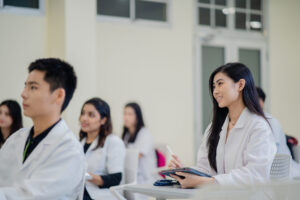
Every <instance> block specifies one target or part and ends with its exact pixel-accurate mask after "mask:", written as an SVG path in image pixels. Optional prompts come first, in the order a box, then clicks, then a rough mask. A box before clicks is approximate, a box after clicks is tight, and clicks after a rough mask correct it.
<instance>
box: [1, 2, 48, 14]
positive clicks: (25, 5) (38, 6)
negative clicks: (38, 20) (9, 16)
mask: <svg viewBox="0 0 300 200" xmlns="http://www.w3.org/2000/svg"><path fill="white" fill-rule="evenodd" d="M0 11H1V12H11V13H21V14H29V15H31V14H41V13H43V11H44V0H0Z"/></svg>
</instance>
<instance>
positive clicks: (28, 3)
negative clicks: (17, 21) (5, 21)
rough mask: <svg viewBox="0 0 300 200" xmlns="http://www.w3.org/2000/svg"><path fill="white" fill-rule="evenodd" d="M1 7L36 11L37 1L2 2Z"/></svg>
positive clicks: (10, 0)
mask: <svg viewBox="0 0 300 200" xmlns="http://www.w3.org/2000/svg"><path fill="white" fill-rule="evenodd" d="M3 5H4V6H16V7H23V8H37V9H38V8H39V0H3Z"/></svg>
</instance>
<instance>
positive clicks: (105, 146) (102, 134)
mask: <svg viewBox="0 0 300 200" xmlns="http://www.w3.org/2000/svg"><path fill="white" fill-rule="evenodd" d="M79 120H80V124H81V130H80V133H79V136H80V141H81V143H82V145H83V149H84V153H85V155H86V159H87V164H88V168H87V172H88V173H89V176H88V178H87V182H86V187H85V191H84V198H83V199H84V200H90V199H113V196H112V194H111V193H110V191H109V190H108V189H107V188H109V187H111V186H115V185H119V184H120V182H121V180H122V174H123V169H124V159H125V146H124V143H123V142H122V140H121V139H120V138H119V137H117V136H115V135H114V134H112V121H111V115H110V108H109V105H108V104H107V103H106V102H105V101H104V100H102V99H100V98H92V99H89V100H88V101H86V102H85V103H84V105H83V107H82V109H81V114H80V118H79Z"/></svg>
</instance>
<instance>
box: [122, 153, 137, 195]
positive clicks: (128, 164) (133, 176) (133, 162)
mask: <svg viewBox="0 0 300 200" xmlns="http://www.w3.org/2000/svg"><path fill="white" fill-rule="evenodd" d="M138 163H139V152H138V150H137V149H126V156H125V162H124V179H123V184H133V183H136V182H137V175H138ZM123 195H124V197H125V198H126V199H130V200H134V199H135V198H134V194H133V193H131V192H128V191H124V194H123Z"/></svg>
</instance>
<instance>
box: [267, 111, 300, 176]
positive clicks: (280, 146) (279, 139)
mask: <svg viewBox="0 0 300 200" xmlns="http://www.w3.org/2000/svg"><path fill="white" fill-rule="evenodd" d="M265 116H266V118H267V119H268V121H269V123H270V125H271V128H272V132H273V135H274V138H275V142H276V147H277V153H278V154H286V155H289V156H290V177H291V178H296V177H300V164H299V163H297V162H296V161H294V160H293V158H292V155H291V152H290V150H289V148H288V146H287V143H286V137H285V134H284V132H283V131H282V128H281V126H280V123H279V122H278V120H277V119H275V118H274V117H272V115H270V114H269V113H265Z"/></svg>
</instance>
